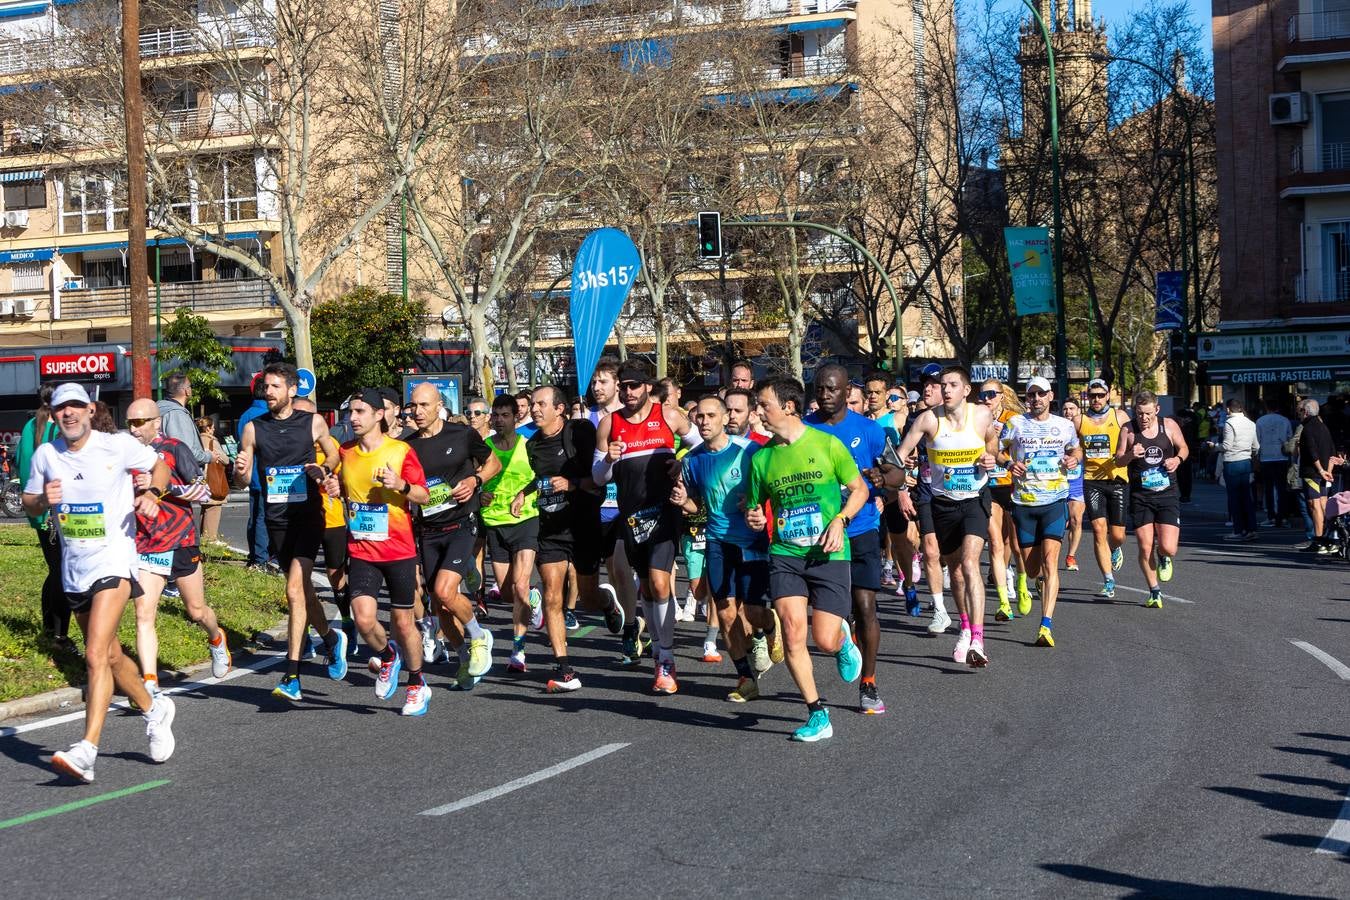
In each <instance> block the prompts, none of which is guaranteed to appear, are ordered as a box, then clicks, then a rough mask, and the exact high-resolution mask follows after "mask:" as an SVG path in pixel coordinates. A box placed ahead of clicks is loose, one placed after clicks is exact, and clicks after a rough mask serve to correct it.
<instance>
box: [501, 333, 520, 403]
mask: <svg viewBox="0 0 1350 900" xmlns="http://www.w3.org/2000/svg"><path fill="white" fill-rule="evenodd" d="M514 350H515V345H514V344H513V343H512V342H511V341H509V340H503V341H502V366H503V367H504V368H505V369H506V390H507V391H508V392H509V393H511V394H515V393H516V392H517V391H519V390H520V388H519V387H518V386H517V382H516V359H515V353H514V352H513V351H514Z"/></svg>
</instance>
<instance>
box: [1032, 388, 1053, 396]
mask: <svg viewBox="0 0 1350 900" xmlns="http://www.w3.org/2000/svg"><path fill="white" fill-rule="evenodd" d="M1048 393H1050V392H1049V391H1043V390H1041V389H1040V388H1036V389H1035V390H1030V391H1027V396H1028V397H1044V396H1045V395H1046V394H1048Z"/></svg>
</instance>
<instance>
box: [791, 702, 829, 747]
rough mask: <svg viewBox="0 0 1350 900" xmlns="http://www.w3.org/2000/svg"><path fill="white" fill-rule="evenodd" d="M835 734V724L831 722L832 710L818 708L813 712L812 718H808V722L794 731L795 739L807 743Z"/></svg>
mask: <svg viewBox="0 0 1350 900" xmlns="http://www.w3.org/2000/svg"><path fill="white" fill-rule="evenodd" d="M833 736H834V726H832V725H831V724H830V711H829V710H828V709H818V710H816V711H815V712H813V713H811V718H809V719H807V720H806V724H805V725H803V726H802V727H801V728H798V729H797V730H796V731H794V732H792V739H793V740H794V741H802V742H803V743H807V744H812V743H815V742H816V741H823V740H825V739H826V738H827V737H833Z"/></svg>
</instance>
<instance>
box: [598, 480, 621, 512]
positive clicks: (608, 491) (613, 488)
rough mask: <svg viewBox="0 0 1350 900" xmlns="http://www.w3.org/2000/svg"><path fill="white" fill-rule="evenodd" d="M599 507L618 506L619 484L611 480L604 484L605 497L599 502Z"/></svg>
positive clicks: (613, 507)
mask: <svg viewBox="0 0 1350 900" xmlns="http://www.w3.org/2000/svg"><path fill="white" fill-rule="evenodd" d="M600 508H601V509H618V508H619V485H618V484H617V483H615V482H613V481H611V482H609V483H608V484H606V485H605V499H604V501H602V502H601V504H600Z"/></svg>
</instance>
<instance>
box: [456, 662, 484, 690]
mask: <svg viewBox="0 0 1350 900" xmlns="http://www.w3.org/2000/svg"><path fill="white" fill-rule="evenodd" d="M477 683H478V679H477V678H474V677H473V676H472V675H470V674H469V661H468V660H464V661H463V662H461V663H460V664H459V668H458V669H456V670H455V680H454V681H453V682H451V683H450V690H452V691H471V690H473V686H474V685H476V684H477Z"/></svg>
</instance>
